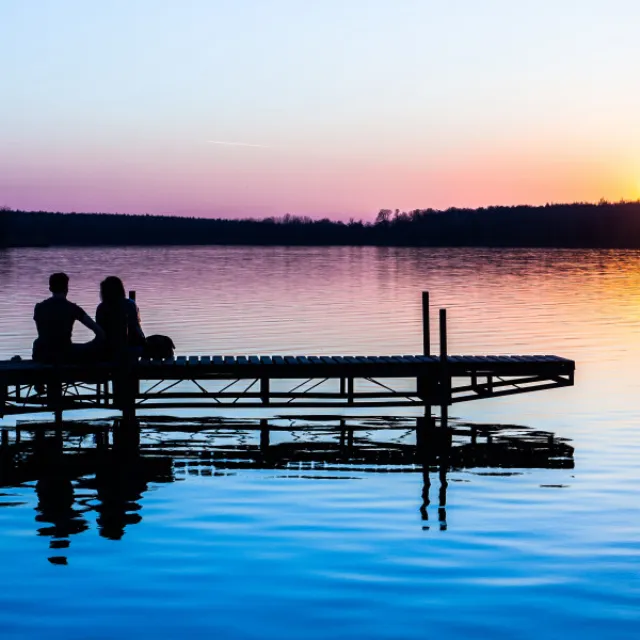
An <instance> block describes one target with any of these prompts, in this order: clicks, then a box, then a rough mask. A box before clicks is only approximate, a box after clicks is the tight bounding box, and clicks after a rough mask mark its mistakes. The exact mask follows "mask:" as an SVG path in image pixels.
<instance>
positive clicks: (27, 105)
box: [0, 0, 640, 219]
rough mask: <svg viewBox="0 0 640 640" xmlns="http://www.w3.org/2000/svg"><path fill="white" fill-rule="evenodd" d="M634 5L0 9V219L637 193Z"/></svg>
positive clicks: (138, 1)
mask: <svg viewBox="0 0 640 640" xmlns="http://www.w3.org/2000/svg"><path fill="white" fill-rule="evenodd" d="M638 23H640V3H638V2H637V1H636V0H634V1H631V0H629V1H627V0H606V1H601V0H580V1H573V0H537V2H535V3H533V2H524V1H519V0H447V1H446V2H442V1H441V0H439V1H437V2H436V1H431V0H321V1H320V0H317V1H311V0H309V1H307V2H301V1H300V0H228V1H223V0H180V1H178V0H171V1H168V0H110V1H109V2H87V1H86V0H39V1H37V2H35V1H31V2H28V1H26V0H0V60H2V61H3V62H2V64H1V65H0V206H6V207H12V208H18V209H29V210H31V209H38V210H49V211H101V212H125V213H160V214H179V215H197V216H211V217H247V216H251V217H263V216H271V215H282V214H284V213H292V214H298V215H310V216H313V217H324V216H328V217H332V218H337V219H348V218H351V217H354V218H356V219H371V218H373V217H374V216H375V214H376V213H377V211H378V210H379V209H380V208H391V209H395V208H399V209H401V210H410V209H416V208H427V207H435V208H446V207H449V206H472V207H476V206H484V205H491V204H520V203H529V204H543V203H546V202H573V201H597V200H599V199H600V198H606V199H609V200H618V199H621V198H625V199H637V198H639V197H640V82H639V79H638V72H639V71H640V41H639V40H638V37H637V25H638Z"/></svg>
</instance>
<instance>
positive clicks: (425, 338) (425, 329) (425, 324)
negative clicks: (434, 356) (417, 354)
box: [422, 291, 431, 356]
mask: <svg viewBox="0 0 640 640" xmlns="http://www.w3.org/2000/svg"><path fill="white" fill-rule="evenodd" d="M422 351H423V353H424V355H425V356H430V355H431V325H430V320H429V292H428V291H423V292H422Z"/></svg>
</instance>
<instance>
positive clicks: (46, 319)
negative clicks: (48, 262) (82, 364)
mask: <svg viewBox="0 0 640 640" xmlns="http://www.w3.org/2000/svg"><path fill="white" fill-rule="evenodd" d="M49 291H51V294H52V295H51V297H50V298H47V299H46V300H43V301H42V302H39V303H38V304H37V305H36V307H35V310H34V312H33V319H34V320H35V322H36V327H37V329H38V337H37V338H36V340H35V342H34V343H33V359H34V360H38V361H39V362H65V361H66V362H69V361H78V360H83V359H87V358H91V357H92V355H96V354H97V352H98V345H97V344H96V343H97V342H99V341H102V340H104V331H103V330H102V329H101V328H100V327H99V326H98V325H97V324H96V323H95V322H94V321H93V320H92V319H91V318H90V317H89V316H88V315H87V314H86V313H85V312H84V310H83V309H82V308H81V307H79V306H78V305H77V304H74V303H73V302H70V301H69V300H67V294H68V293H69V276H68V275H67V274H66V273H54V274H52V275H51V277H50V278H49ZM76 320H77V321H78V322H81V323H82V324H83V325H84V326H85V327H88V328H89V329H91V331H93V333H95V334H96V339H95V340H93V341H92V342H89V343H87V344H72V342H71V334H72V332H73V323H74V322H75V321H76Z"/></svg>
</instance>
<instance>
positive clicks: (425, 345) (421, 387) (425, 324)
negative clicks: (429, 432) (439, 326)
mask: <svg viewBox="0 0 640 640" xmlns="http://www.w3.org/2000/svg"><path fill="white" fill-rule="evenodd" d="M422 353H423V354H424V355H425V356H430V355H431V321H430V317H429V292H428V291H423V292H422ZM417 385H418V389H417V391H418V396H419V397H420V398H421V399H423V400H427V399H429V400H430V396H431V395H432V394H431V392H430V388H429V380H428V379H427V378H426V377H425V376H421V377H419V378H418V380H417ZM424 415H425V417H427V418H429V419H430V418H431V404H425V406H424Z"/></svg>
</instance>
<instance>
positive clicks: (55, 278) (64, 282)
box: [49, 273, 69, 296]
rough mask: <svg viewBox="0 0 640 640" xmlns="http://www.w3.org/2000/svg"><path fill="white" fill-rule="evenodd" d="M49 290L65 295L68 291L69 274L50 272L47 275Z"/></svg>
mask: <svg viewBox="0 0 640 640" xmlns="http://www.w3.org/2000/svg"><path fill="white" fill-rule="evenodd" d="M49 291H51V293H53V294H62V295H65V296H66V295H67V293H69V276H68V275H67V274H66V273H52V274H51V275H50V276H49Z"/></svg>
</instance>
